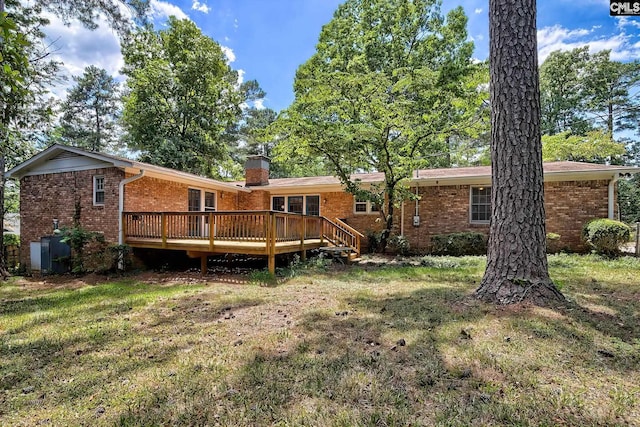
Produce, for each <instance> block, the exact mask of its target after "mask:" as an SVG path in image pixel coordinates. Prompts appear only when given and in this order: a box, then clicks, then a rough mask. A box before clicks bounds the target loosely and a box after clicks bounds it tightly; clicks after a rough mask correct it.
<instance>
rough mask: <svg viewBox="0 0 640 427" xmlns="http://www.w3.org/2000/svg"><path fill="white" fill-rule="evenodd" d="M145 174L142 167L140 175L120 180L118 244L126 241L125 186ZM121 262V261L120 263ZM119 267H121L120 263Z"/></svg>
mask: <svg viewBox="0 0 640 427" xmlns="http://www.w3.org/2000/svg"><path fill="white" fill-rule="evenodd" d="M143 176H144V169H140V173H139V174H138V175H134V176H130V177H129V178H125V179H123V180H122V181H120V184H118V245H122V244H123V243H124V236H123V235H122V234H123V231H124V230H123V227H122V213H123V212H124V186H125V185H127V184H129V183H131V182H133V181H137V180H139V179H140V178H142V177H143ZM118 264H120V263H118ZM118 268H121V266H120V265H118Z"/></svg>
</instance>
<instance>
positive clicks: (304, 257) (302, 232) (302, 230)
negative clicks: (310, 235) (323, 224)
mask: <svg viewBox="0 0 640 427" xmlns="http://www.w3.org/2000/svg"><path fill="white" fill-rule="evenodd" d="M306 223H307V220H306V217H305V216H304V215H302V221H301V224H300V252H301V253H300V259H302V261H306V260H307V251H306V250H305V248H304V237H305V234H306V225H307V224H306Z"/></svg>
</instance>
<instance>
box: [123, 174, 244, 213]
mask: <svg viewBox="0 0 640 427" xmlns="http://www.w3.org/2000/svg"><path fill="white" fill-rule="evenodd" d="M189 188H196V187H190V186H188V185H187V184H181V183H178V182H171V181H165V180H161V179H157V178H150V177H142V178H140V179H138V180H136V181H133V182H131V183H129V184H127V185H125V187H124V192H125V198H124V199H125V201H124V210H125V211H128V212H162V211H177V212H183V211H186V210H187V208H188V197H189V196H188V194H189V191H188V190H189ZM207 191H212V190H207ZM214 192H215V193H216V203H217V204H218V205H217V207H216V208H217V209H218V210H234V209H236V208H237V199H236V195H235V194H234V193H230V192H226V191H214Z"/></svg>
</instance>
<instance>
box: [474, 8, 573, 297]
mask: <svg viewBox="0 0 640 427" xmlns="http://www.w3.org/2000/svg"><path fill="white" fill-rule="evenodd" d="M489 34H490V40H489V64H490V69H491V89H490V90H491V160H492V161H491V175H492V179H491V183H492V184H491V186H492V191H491V209H492V212H491V225H490V230H489V242H488V247H487V268H486V270H485V273H484V276H483V278H482V282H481V284H480V287H479V288H478V289H477V290H476V296H477V297H478V298H480V299H482V300H483V301H487V302H492V303H498V304H512V303H517V302H522V301H530V302H533V303H537V304H547V303H549V302H550V301H563V300H564V297H563V296H562V294H561V293H560V291H559V290H558V289H557V288H556V287H555V285H554V283H553V282H552V281H551V279H550V277H549V271H548V265H547V256H546V244H545V240H546V233H545V212H544V187H543V171H542V144H541V141H540V88H539V86H538V66H537V62H538V58H537V50H538V47H537V40H536V1H535V0H522V1H518V2H515V1H513V0H490V1H489Z"/></svg>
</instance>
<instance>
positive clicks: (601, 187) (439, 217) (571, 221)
mask: <svg viewBox="0 0 640 427" xmlns="http://www.w3.org/2000/svg"><path fill="white" fill-rule="evenodd" d="M608 185H609V182H608V181H606V180H602V181H566V182H548V183H545V211H546V216H547V223H546V228H547V233H557V234H559V235H560V242H559V247H560V248H567V249H570V250H573V251H583V250H585V249H586V247H585V245H584V244H583V242H582V240H581V236H580V235H581V232H582V226H583V225H584V224H585V223H586V222H587V221H589V220H590V219H593V218H606V217H607V215H608ZM469 191H470V186H468V185H460V186H446V187H423V188H420V190H419V194H420V196H421V200H420V201H419V203H418V205H419V213H420V226H419V227H414V226H413V225H412V222H413V215H414V211H415V202H405V216H404V221H405V222H404V230H405V233H404V234H405V236H406V237H407V238H408V240H409V243H410V245H411V248H412V250H417V251H426V250H428V248H429V244H430V236H432V235H435V234H448V233H455V232H462V231H475V232H481V233H485V234H488V232H489V225H488V224H471V223H470V221H469Z"/></svg>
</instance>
